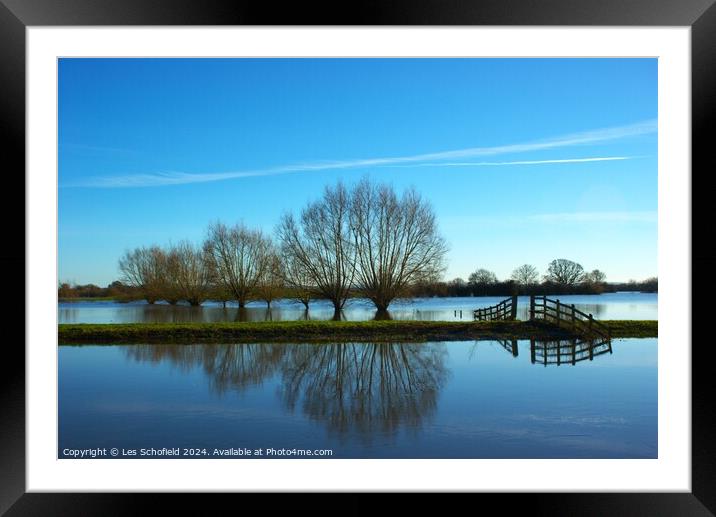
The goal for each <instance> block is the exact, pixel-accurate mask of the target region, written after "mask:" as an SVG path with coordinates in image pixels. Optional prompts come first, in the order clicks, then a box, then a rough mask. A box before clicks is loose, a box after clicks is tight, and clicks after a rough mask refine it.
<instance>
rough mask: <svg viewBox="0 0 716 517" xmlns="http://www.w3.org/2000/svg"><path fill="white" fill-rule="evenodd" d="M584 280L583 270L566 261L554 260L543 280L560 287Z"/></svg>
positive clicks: (575, 264)
mask: <svg viewBox="0 0 716 517" xmlns="http://www.w3.org/2000/svg"><path fill="white" fill-rule="evenodd" d="M583 279H584V268H583V267H582V266H581V265H580V264H577V263H576V262H572V261H571V260H567V259H555V260H553V261H552V262H550V263H549V266H548V267H547V275H546V276H545V280H548V281H550V282H556V283H558V284H561V285H575V284H578V283H579V282H581V281H582V280H583Z"/></svg>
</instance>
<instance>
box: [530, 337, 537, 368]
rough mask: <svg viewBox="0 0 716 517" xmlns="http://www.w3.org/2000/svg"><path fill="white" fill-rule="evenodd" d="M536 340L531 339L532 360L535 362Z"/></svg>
mask: <svg viewBox="0 0 716 517" xmlns="http://www.w3.org/2000/svg"><path fill="white" fill-rule="evenodd" d="M535 355H536V354H535V340H534V339H530V361H532V364H535Z"/></svg>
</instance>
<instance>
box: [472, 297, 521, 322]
mask: <svg viewBox="0 0 716 517" xmlns="http://www.w3.org/2000/svg"><path fill="white" fill-rule="evenodd" d="M472 315H473V318H474V319H475V320H476V321H489V320H513V319H515V318H516V317H517V296H511V297H509V298H507V299H505V300H502V301H501V302H500V303H498V304H497V305H493V306H491V307H484V308H482V309H475V310H474V311H472Z"/></svg>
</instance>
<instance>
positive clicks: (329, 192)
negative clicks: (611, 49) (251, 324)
mask: <svg viewBox="0 0 716 517" xmlns="http://www.w3.org/2000/svg"><path fill="white" fill-rule="evenodd" d="M446 253H447V246H446V244H445V241H444V239H443V238H442V237H441V236H440V234H439V232H438V228H437V223H436V220H435V215H434V213H433V210H432V208H431V206H430V204H429V203H427V202H426V201H425V200H423V199H422V198H421V197H420V195H419V194H418V193H417V192H416V191H415V190H413V189H410V190H407V191H405V192H404V193H402V195H400V196H398V195H397V194H396V193H395V191H394V190H393V188H392V187H391V186H389V185H386V184H373V183H371V182H370V181H369V180H368V179H363V180H362V181H361V182H359V183H358V184H357V185H355V186H353V187H352V188H350V189H349V188H347V187H346V186H345V185H343V184H342V183H340V182H339V183H338V184H336V185H335V186H332V187H331V186H327V187H326V188H325V189H324V192H323V196H322V197H321V198H320V199H318V200H316V201H314V202H311V203H309V204H308V205H307V206H306V207H305V208H304V209H303V210H301V212H300V214H298V215H297V216H294V215H293V214H285V215H284V216H283V217H282V218H281V220H280V223H279V225H278V227H277V228H276V240H275V241H274V239H272V238H271V237H270V236H268V235H266V234H264V233H263V232H261V231H260V230H253V229H250V228H247V227H246V226H244V225H243V224H237V225H235V226H232V227H229V226H226V225H224V224H223V223H220V222H217V223H213V224H212V225H210V226H209V229H208V231H207V236H206V239H205V241H204V243H203V244H202V246H199V247H197V246H194V245H192V244H191V243H189V242H186V241H182V242H181V243H179V244H178V245H174V246H170V247H169V248H167V249H163V248H160V247H158V246H151V247H143V248H138V249H135V250H134V251H129V252H127V253H126V254H125V255H124V256H123V257H122V258H121V259H120V261H119V268H120V271H121V273H122V275H123V279H124V281H126V282H127V283H129V284H130V285H133V286H135V287H140V288H141V289H142V290H143V292H144V294H145V297H146V299H147V301H149V302H150V303H154V302H155V301H156V300H160V299H163V300H166V301H168V302H169V303H177V302H178V301H180V300H186V301H188V302H189V303H190V304H192V305H200V304H201V303H202V302H203V301H204V300H207V299H213V300H218V301H222V302H224V303H225V302H226V301H229V300H235V301H237V302H238V304H239V307H244V306H245V305H246V303H247V302H248V301H250V300H255V299H258V300H264V301H266V303H267V304H268V305H269V307H270V305H271V302H272V301H273V300H275V299H276V298H279V297H281V296H283V295H285V294H287V293H290V294H289V295H290V296H291V297H293V298H296V299H298V300H300V301H301V302H302V303H303V304H304V305H305V306H306V308H308V304H309V302H310V300H311V299H314V298H323V299H327V300H329V301H330V302H331V303H332V304H333V306H334V308H335V310H336V311H340V310H341V309H343V307H344V305H345V303H346V301H347V300H348V298H349V296H351V295H352V294H357V295H359V296H363V297H366V298H369V299H370V300H371V301H372V302H373V303H374V304H375V306H376V308H377V309H378V310H379V311H384V310H387V308H388V306H389V305H390V303H391V301H392V300H394V299H395V298H398V297H402V296H406V295H407V293H408V292H409V289H410V288H411V286H413V285H416V284H420V283H425V282H429V281H435V280H436V279H438V278H439V277H440V275H441V274H442V272H443V271H444V267H445V263H444V260H445V255H446Z"/></svg>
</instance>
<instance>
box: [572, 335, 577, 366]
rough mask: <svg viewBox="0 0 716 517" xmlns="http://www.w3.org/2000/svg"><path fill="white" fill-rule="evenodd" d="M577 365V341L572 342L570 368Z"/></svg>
mask: <svg viewBox="0 0 716 517" xmlns="http://www.w3.org/2000/svg"><path fill="white" fill-rule="evenodd" d="M575 364H577V340H576V339H573V340H572V366H574V365H575Z"/></svg>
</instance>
